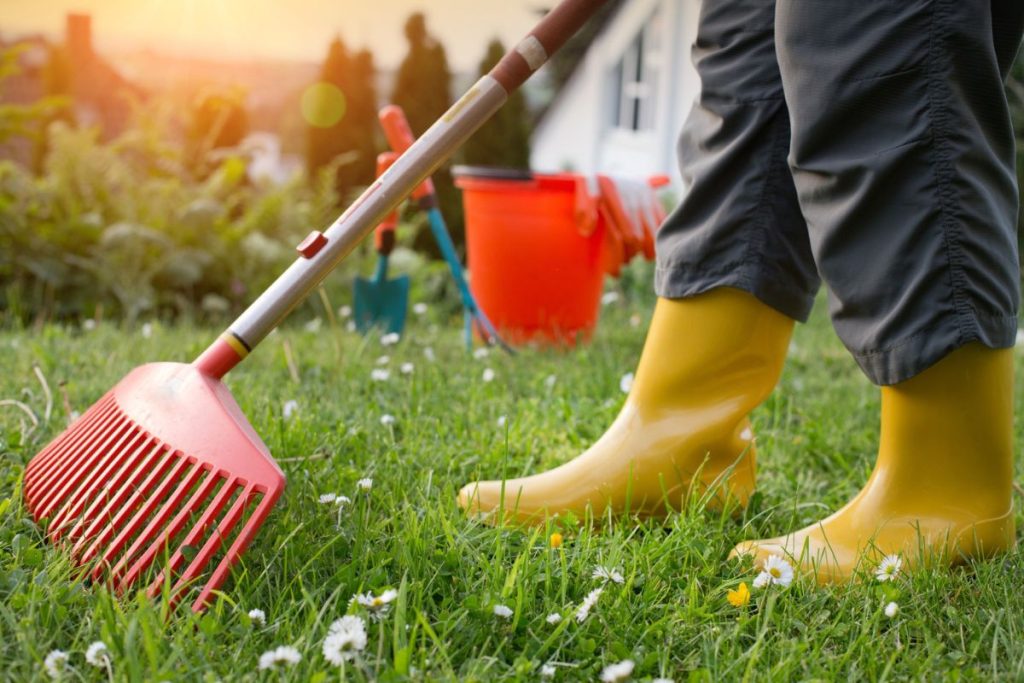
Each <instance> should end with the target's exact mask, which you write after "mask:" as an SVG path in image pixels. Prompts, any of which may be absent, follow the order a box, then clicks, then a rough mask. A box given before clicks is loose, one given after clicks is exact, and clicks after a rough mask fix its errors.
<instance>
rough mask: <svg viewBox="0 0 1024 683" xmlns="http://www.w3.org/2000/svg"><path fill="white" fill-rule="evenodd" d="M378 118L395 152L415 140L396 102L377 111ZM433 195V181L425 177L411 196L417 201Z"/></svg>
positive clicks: (402, 152) (410, 145) (410, 144)
mask: <svg viewBox="0 0 1024 683" xmlns="http://www.w3.org/2000/svg"><path fill="white" fill-rule="evenodd" d="M377 118H378V119H379V120H380V127H381V128H383V129H384V137H385V138H387V141H388V145H390V147H391V149H392V150H393V152H394V153H395V154H405V151H406V150H407V149H409V148H410V147H412V143H414V142H416V138H415V136H413V134H412V128H410V127H409V120H408V119H407V118H405V112H404V111H402V108H401V107H399V106H398V105H397V104H389V105H388V106H386V107H384V108H383V109H381V110H380V111H379V112H378V113H377ZM433 196H434V181H432V180H431V179H430V178H427V179H426V180H424V181H423V182H422V183H420V184H419V185H418V186H417V187H416V189H415V190H413V192H412V198H413V199H415V200H417V201H419V200H421V199H423V198H424V197H433Z"/></svg>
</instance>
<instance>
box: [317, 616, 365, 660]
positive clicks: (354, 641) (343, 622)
mask: <svg viewBox="0 0 1024 683" xmlns="http://www.w3.org/2000/svg"><path fill="white" fill-rule="evenodd" d="M364 648H366V622H365V621H363V620H362V619H360V618H359V617H354V616H345V617H342V618H341V619H338V620H337V621H335V622H334V623H333V624H331V626H330V628H329V629H327V637H326V638H324V644H323V654H324V659H326V660H327V661H328V662H330V663H331V664H334V665H335V666H341V665H342V664H344V663H345V662H347V661H350V660H352V659H355V658H356V657H357V656H358V655H359V653H360V652H362V651H363V649H364Z"/></svg>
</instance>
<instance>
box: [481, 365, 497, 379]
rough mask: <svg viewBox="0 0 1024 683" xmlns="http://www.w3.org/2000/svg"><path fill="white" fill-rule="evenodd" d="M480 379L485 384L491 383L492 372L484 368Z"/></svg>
mask: <svg viewBox="0 0 1024 683" xmlns="http://www.w3.org/2000/svg"><path fill="white" fill-rule="evenodd" d="M481 379H482V380H483V381H485V382H493V381H494V370H491V369H490V368H484V374H483V376H482V377H481Z"/></svg>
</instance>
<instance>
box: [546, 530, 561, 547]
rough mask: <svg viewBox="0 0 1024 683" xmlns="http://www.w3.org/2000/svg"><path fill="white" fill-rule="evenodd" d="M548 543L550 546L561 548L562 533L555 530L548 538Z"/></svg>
mask: <svg viewBox="0 0 1024 683" xmlns="http://www.w3.org/2000/svg"><path fill="white" fill-rule="evenodd" d="M548 543H549V544H550V545H551V547H552V548H561V547H562V534H560V533H558V532H557V531H556V532H555V533H553V534H551V538H549V539H548Z"/></svg>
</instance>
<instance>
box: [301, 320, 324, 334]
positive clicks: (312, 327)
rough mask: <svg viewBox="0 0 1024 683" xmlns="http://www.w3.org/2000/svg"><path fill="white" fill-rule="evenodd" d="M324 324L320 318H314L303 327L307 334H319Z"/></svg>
mask: <svg viewBox="0 0 1024 683" xmlns="http://www.w3.org/2000/svg"><path fill="white" fill-rule="evenodd" d="M322 324H323V321H322V320H320V318H313V319H312V320H310V321H309V322H308V323H306V324H305V325H303V327H304V328H305V329H306V332H319V331H320V325H322Z"/></svg>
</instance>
